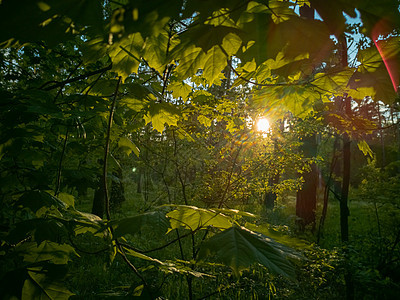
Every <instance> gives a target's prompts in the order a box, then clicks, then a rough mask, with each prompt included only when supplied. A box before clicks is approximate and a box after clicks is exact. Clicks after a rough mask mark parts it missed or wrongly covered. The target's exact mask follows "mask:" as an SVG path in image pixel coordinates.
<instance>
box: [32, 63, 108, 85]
mask: <svg viewBox="0 0 400 300" xmlns="http://www.w3.org/2000/svg"><path fill="white" fill-rule="evenodd" d="M111 67H112V64H110V65H108V66H107V67H104V68H102V69H99V70H96V71H92V72H88V73H86V74H82V75H79V76H77V77H74V78H70V79H67V80H64V81H48V82H46V83H45V84H43V85H42V86H41V87H39V89H40V90H45V91H50V90H53V89H56V88H58V87H60V86H64V85H66V84H68V83H72V82H75V81H78V80H81V79H85V78H87V77H90V76H93V75H96V74H99V73H102V72H105V71H108V70H111ZM52 83H54V84H53V85H50V86H48V85H49V84H52ZM46 86H47V87H46Z"/></svg>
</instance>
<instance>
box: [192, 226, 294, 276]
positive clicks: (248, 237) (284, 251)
mask: <svg viewBox="0 0 400 300" xmlns="http://www.w3.org/2000/svg"><path fill="white" fill-rule="evenodd" d="M206 257H213V259H215V261H216V262H221V263H224V264H225V265H227V266H229V267H231V268H232V270H233V272H234V273H235V274H236V275H237V276H238V275H239V274H240V272H241V271H242V270H244V269H248V268H249V267H250V266H251V265H253V264H256V263H258V264H261V265H263V266H265V267H266V268H268V270H269V271H270V272H272V273H274V274H278V275H282V276H285V277H289V278H294V276H295V269H294V267H293V265H292V264H291V263H290V261H289V260H288V257H291V258H299V257H300V256H299V254H297V253H296V252H294V251H293V250H292V249H291V248H288V247H286V246H284V245H282V244H279V243H277V242H275V241H274V240H272V239H270V238H268V237H266V236H264V235H262V234H258V233H255V232H253V231H250V230H248V229H246V228H244V227H236V226H235V227H231V228H229V229H227V230H224V231H222V232H220V233H217V234H216V235H214V236H213V237H211V238H210V239H208V240H207V241H205V242H204V243H203V244H202V246H201V248H200V252H199V256H198V258H199V259H204V258H206Z"/></svg>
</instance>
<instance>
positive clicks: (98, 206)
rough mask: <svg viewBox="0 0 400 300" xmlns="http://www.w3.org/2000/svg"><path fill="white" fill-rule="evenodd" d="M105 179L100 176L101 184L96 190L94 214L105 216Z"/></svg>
mask: <svg viewBox="0 0 400 300" xmlns="http://www.w3.org/2000/svg"><path fill="white" fill-rule="evenodd" d="M104 203H105V199H104V180H103V176H99V185H98V187H97V189H96V191H95V192H94V197H93V206H92V214H94V215H96V216H98V217H100V218H103V215H104Z"/></svg>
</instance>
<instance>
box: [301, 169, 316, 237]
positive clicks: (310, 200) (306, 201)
mask: <svg viewBox="0 0 400 300" xmlns="http://www.w3.org/2000/svg"><path fill="white" fill-rule="evenodd" d="M303 179H304V184H303V187H302V189H301V190H299V191H298V192H297V196H296V216H297V218H298V220H297V224H298V226H299V229H300V230H301V231H304V230H305V227H306V226H307V225H309V224H312V230H313V231H314V229H315V210H316V208H317V186H318V170H317V166H316V164H315V163H313V164H312V165H311V170H310V171H309V172H307V173H305V174H303Z"/></svg>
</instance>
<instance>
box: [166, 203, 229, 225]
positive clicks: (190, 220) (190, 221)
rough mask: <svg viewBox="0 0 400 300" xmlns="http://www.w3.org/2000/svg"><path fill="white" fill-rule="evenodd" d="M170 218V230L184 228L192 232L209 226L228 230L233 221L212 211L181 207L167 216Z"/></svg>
mask: <svg viewBox="0 0 400 300" xmlns="http://www.w3.org/2000/svg"><path fill="white" fill-rule="evenodd" d="M167 217H168V218H170V223H171V225H170V230H169V231H171V230H172V229H176V228H179V227H184V228H187V229H190V230H192V231H195V230H198V229H200V228H202V229H205V228H207V227H208V226H213V227H216V228H221V229H226V228H229V227H231V226H232V221H231V219H230V218H228V217H227V216H225V215H223V214H222V213H219V212H216V211H214V210H212V209H204V208H199V207H195V206H184V205H180V206H177V208H176V209H175V210H173V211H171V212H169V213H168V214H167Z"/></svg>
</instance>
